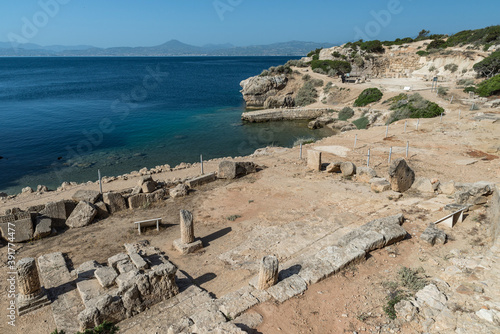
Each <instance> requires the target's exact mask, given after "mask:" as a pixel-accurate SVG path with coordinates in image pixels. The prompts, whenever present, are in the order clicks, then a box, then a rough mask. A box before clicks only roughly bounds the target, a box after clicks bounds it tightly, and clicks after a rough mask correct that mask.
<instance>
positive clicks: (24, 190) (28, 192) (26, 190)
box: [21, 187, 33, 194]
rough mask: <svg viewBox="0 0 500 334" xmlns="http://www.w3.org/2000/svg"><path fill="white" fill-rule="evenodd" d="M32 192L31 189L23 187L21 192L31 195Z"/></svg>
mask: <svg viewBox="0 0 500 334" xmlns="http://www.w3.org/2000/svg"><path fill="white" fill-rule="evenodd" d="M32 192H33V189H31V187H25V188H23V190H22V191H21V193H22V194H31V193H32Z"/></svg>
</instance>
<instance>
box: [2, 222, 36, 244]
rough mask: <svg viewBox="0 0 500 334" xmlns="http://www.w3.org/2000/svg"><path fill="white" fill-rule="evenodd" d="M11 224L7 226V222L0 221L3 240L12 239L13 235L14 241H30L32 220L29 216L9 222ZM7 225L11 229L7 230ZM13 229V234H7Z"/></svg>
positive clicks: (32, 231)
mask: <svg viewBox="0 0 500 334" xmlns="http://www.w3.org/2000/svg"><path fill="white" fill-rule="evenodd" d="M10 224H11V225H10V226H9V223H0V230H1V231H2V237H3V238H4V239H5V240H10V239H12V238H11V237H12V236H14V238H13V239H14V242H26V241H30V240H32V239H33V234H34V230H33V222H32V221H31V218H25V219H20V220H16V221H14V222H13V223H10ZM9 227H10V228H11V230H9ZM13 231H14V234H13V235H12V234H9V233H12V232H13Z"/></svg>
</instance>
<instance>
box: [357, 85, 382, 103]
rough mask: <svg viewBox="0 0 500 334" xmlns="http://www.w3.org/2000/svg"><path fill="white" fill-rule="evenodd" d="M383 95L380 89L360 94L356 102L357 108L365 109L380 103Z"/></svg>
mask: <svg viewBox="0 0 500 334" xmlns="http://www.w3.org/2000/svg"><path fill="white" fill-rule="evenodd" d="M382 96H383V94H382V92H381V91H380V89H378V88H367V89H365V90H364V91H362V92H361V94H359V96H358V98H357V99H356V101H354V106H355V107H364V106H366V105H367V104H370V103H372V102H377V101H380V99H381V98H382Z"/></svg>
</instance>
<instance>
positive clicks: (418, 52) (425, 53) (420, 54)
mask: <svg viewBox="0 0 500 334" xmlns="http://www.w3.org/2000/svg"><path fill="white" fill-rule="evenodd" d="M417 54H418V55H419V56H420V57H426V56H428V55H429V54H430V53H429V52H427V51H424V50H420V51H417Z"/></svg>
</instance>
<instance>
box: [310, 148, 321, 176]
mask: <svg viewBox="0 0 500 334" xmlns="http://www.w3.org/2000/svg"><path fill="white" fill-rule="evenodd" d="M307 168H308V169H310V170H314V171H318V172H319V171H321V152H318V151H314V150H308V151H307Z"/></svg>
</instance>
